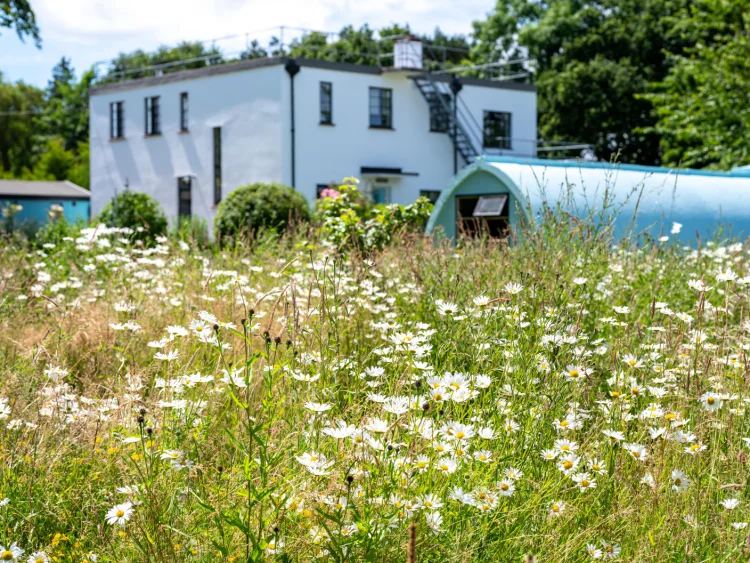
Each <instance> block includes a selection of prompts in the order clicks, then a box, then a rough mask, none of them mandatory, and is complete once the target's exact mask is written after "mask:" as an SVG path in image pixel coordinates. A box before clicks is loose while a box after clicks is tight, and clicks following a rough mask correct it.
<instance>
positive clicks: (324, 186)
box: [315, 183, 336, 199]
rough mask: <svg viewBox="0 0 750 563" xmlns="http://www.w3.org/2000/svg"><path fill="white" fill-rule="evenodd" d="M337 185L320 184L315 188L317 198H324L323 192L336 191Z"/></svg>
mask: <svg viewBox="0 0 750 563" xmlns="http://www.w3.org/2000/svg"><path fill="white" fill-rule="evenodd" d="M335 189H336V184H334V183H330V184H318V185H317V186H315V197H316V198H317V199H320V198H321V197H322V196H323V192H324V191H325V190H335Z"/></svg>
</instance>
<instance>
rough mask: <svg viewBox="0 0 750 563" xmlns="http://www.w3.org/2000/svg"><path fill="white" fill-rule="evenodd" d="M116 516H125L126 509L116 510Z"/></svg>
mask: <svg viewBox="0 0 750 563" xmlns="http://www.w3.org/2000/svg"><path fill="white" fill-rule="evenodd" d="M115 516H117V517H118V518H122V517H123V516H125V511H124V510H122V509H121V510H118V511H117V512H115Z"/></svg>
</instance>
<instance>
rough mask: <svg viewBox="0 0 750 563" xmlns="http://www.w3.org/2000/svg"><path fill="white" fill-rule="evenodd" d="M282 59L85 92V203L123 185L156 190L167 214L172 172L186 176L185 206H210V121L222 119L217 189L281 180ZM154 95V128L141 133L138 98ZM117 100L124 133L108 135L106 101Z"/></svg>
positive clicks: (207, 213) (200, 209) (171, 205)
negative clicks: (184, 97)
mask: <svg viewBox="0 0 750 563" xmlns="http://www.w3.org/2000/svg"><path fill="white" fill-rule="evenodd" d="M285 76H286V75H285V73H284V70H283V67H281V66H270V67H265V68H257V69H253V70H252V71H247V72H235V73H229V74H223V75H218V76H208V77H203V78H198V79H195V80H185V81H179V82H172V83H167V84H160V85H155V86H143V87H139V88H137V89H132V90H123V91H116V92H111V93H102V94H99V95H96V94H95V95H92V96H91V101H90V109H91V118H90V128H91V132H90V134H91V162H90V164H91V204H92V212H93V213H94V214H96V213H98V212H99V211H101V209H102V208H103V207H104V205H105V204H106V203H107V202H108V201H110V200H111V199H112V198H113V197H114V196H115V193H117V192H119V191H122V190H123V189H125V186H126V185H127V186H128V187H129V188H130V189H133V190H137V191H140V192H145V193H147V194H149V195H151V196H153V197H155V198H156V199H157V200H158V201H159V203H160V204H161V205H162V206H163V208H164V212H165V214H166V215H167V217H168V218H169V219H170V220H173V219H174V218H175V217H176V216H177V213H178V207H177V206H178V192H177V179H178V178H179V177H181V176H190V177H191V178H192V182H191V187H192V214H193V216H199V217H204V218H207V219H208V220H209V224H210V223H211V220H212V218H213V215H214V214H215V206H214V170H213V128H214V127H221V135H222V143H221V145H222V147H221V154H222V195H223V196H226V194H228V193H229V192H230V191H232V190H234V189H235V188H237V187H239V186H241V185H243V184H248V183H251V182H279V181H281V180H282V146H281V141H282V129H281V119H282V118H281V112H282V108H281V87H282V78H283V77H285ZM181 92H187V93H188V132H184V133H183V132H181V131H180V93H181ZM148 96H160V113H161V134H160V135H156V136H145V134H144V133H145V115H144V113H145V107H144V99H145V98H146V97H148ZM116 101H123V102H124V121H125V138H124V139H110V138H109V135H110V123H109V104H110V102H116Z"/></svg>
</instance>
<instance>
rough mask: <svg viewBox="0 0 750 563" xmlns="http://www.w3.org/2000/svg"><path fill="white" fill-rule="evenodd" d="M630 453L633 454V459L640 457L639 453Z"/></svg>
mask: <svg viewBox="0 0 750 563" xmlns="http://www.w3.org/2000/svg"><path fill="white" fill-rule="evenodd" d="M630 453H631V454H633V457H634V458H635V459H638V458H639V457H641V452H636V451H632V452H630Z"/></svg>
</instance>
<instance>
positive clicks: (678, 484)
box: [674, 477, 682, 487]
mask: <svg viewBox="0 0 750 563" xmlns="http://www.w3.org/2000/svg"><path fill="white" fill-rule="evenodd" d="M674 484H675V486H677V487H679V486H681V485H682V479H680V478H679V477H677V479H675V480H674Z"/></svg>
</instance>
